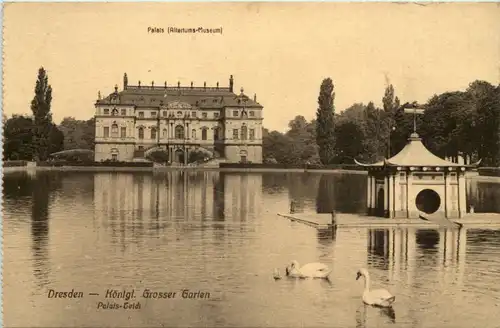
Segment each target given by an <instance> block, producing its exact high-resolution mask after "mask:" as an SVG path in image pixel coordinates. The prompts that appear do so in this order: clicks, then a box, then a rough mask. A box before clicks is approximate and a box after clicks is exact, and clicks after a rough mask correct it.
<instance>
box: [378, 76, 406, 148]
mask: <svg viewBox="0 0 500 328" xmlns="http://www.w3.org/2000/svg"><path fill="white" fill-rule="evenodd" d="M382 105H383V108H384V115H383V124H382V128H381V131H380V132H381V134H380V137H381V139H382V140H384V143H383V144H384V145H386V147H384V149H386V150H385V151H384V153H385V154H386V156H387V157H391V156H392V155H394V152H393V151H392V150H391V144H393V143H395V144H397V140H395V139H396V138H397V135H395V134H394V133H393V132H394V131H396V129H397V125H398V123H401V122H397V121H396V119H397V111H398V109H399V107H400V106H401V104H400V101H399V98H398V97H397V96H396V95H395V91H394V86H393V85H392V84H389V85H388V86H387V87H386V88H385V92H384V97H382Z"/></svg>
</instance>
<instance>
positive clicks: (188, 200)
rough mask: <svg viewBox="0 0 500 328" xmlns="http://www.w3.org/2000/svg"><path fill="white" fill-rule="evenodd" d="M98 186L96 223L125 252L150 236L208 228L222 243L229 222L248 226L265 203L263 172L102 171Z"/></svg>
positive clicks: (97, 175)
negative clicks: (245, 223) (128, 246)
mask: <svg viewBox="0 0 500 328" xmlns="http://www.w3.org/2000/svg"><path fill="white" fill-rule="evenodd" d="M94 186H95V187H94V211H95V212H94V213H95V219H96V221H97V222H100V225H101V226H102V227H103V228H104V231H108V230H109V232H106V234H108V233H110V235H111V237H112V241H111V242H112V243H119V244H121V247H122V251H125V249H126V247H127V245H128V244H129V243H130V242H132V243H133V242H136V243H138V242H139V241H140V240H141V239H142V237H144V236H145V235H153V234H154V235H159V234H160V232H164V231H166V230H170V231H172V232H173V233H174V234H175V235H176V236H177V238H180V236H181V235H182V234H185V233H188V232H193V231H196V230H204V228H205V227H206V224H209V225H210V227H211V228H212V230H213V233H214V234H215V238H216V239H221V238H223V237H224V235H225V233H226V232H224V231H225V230H227V228H228V226H229V225H228V224H227V222H225V221H228V220H230V221H238V222H245V221H247V220H250V219H251V218H254V217H256V216H258V215H259V214H260V207H261V206H260V204H261V201H262V200H261V196H262V176H261V175H260V174H230V173H218V172H214V171H171V172H160V173H154V174H152V173H139V172H134V173H97V174H95V175H94ZM239 226H240V227H243V228H245V225H244V224H239ZM243 228H242V229H243ZM99 230H100V229H99ZM218 231H219V232H218ZM162 235H164V234H162ZM104 238H105V237H104ZM126 240H127V241H128V242H125V241H126Z"/></svg>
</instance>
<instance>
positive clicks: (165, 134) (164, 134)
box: [163, 129, 167, 138]
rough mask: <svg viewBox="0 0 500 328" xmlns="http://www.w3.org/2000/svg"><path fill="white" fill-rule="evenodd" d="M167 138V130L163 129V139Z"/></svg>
mask: <svg viewBox="0 0 500 328" xmlns="http://www.w3.org/2000/svg"><path fill="white" fill-rule="evenodd" d="M166 137H167V129H163V138H166Z"/></svg>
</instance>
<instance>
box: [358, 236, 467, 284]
mask: <svg viewBox="0 0 500 328" xmlns="http://www.w3.org/2000/svg"><path fill="white" fill-rule="evenodd" d="M367 246H368V247H367V248H368V253H367V255H368V260H367V263H368V266H369V267H371V268H374V269H377V270H383V271H388V273H389V279H391V280H392V279H399V278H400V277H399V276H398V275H399V274H400V272H401V271H402V270H408V268H414V270H415V272H411V271H407V275H406V278H407V282H408V284H411V283H412V275H413V273H415V274H417V275H420V274H424V275H425V274H427V272H420V270H419V268H421V267H424V266H423V265H419V264H422V263H420V262H425V268H426V271H427V270H429V267H431V268H432V271H433V272H440V273H443V274H442V275H441V276H440V277H441V278H442V279H443V281H444V282H446V283H462V281H463V275H464V267H465V252H466V247H467V229H466V228H461V229H438V230H432V229H412V228H398V229H370V230H369V233H368V242H367Z"/></svg>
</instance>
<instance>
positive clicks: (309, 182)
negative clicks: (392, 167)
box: [4, 172, 500, 327]
mask: <svg viewBox="0 0 500 328" xmlns="http://www.w3.org/2000/svg"><path fill="white" fill-rule="evenodd" d="M298 176H299V177H296V176H295V174H281V173H278V174H269V175H266V174H264V175H262V176H261V175H258V174H257V175H252V174H247V175H245V174H234V173H218V172H184V173H182V172H168V173H158V174H156V173H155V174H152V173H139V172H136V173H133V174H129V173H88V174H81V173H77V172H71V173H70V174H66V173H65V174H59V173H56V172H47V173H46V175H43V174H40V175H37V176H33V177H30V176H28V175H26V174H20V175H13V176H10V177H9V176H6V177H4V191H5V192H4V213H6V214H5V215H4V255H5V257H4V263H5V264H4V269H5V271H4V272H5V273H6V275H5V276H4V297H5V300H6V302H5V303H6V306H7V305H8V304H16V305H12V306H10V307H6V311H5V312H6V313H7V314H6V320H8V322H7V324H8V325H9V326H19V327H26V326H38V327H49V326H51V327H63V326H70V325H71V324H72V323H75V322H76V323H78V325H80V326H81V325H84V326H121V327H125V326H129V327H132V326H133V327H152V326H160V325H161V324H165V323H166V322H168V323H169V324H170V325H172V326H227V327H248V326H252V327H261V326H262V327H264V326H265V327H300V326H307V327H329V326H331V325H332V323H333V322H335V323H336V325H337V326H343V327H353V326H355V325H356V326H357V327H387V326H391V325H392V326H394V327H396V326H397V327H399V326H401V327H437V326H441V323H443V322H447V323H448V327H457V326H460V324H462V325H461V326H462V327H471V326H474V324H482V326H483V327H486V326H488V322H490V321H491V320H490V321H489V320H488V319H489V318H488V317H489V316H490V317H492V316H493V313H496V312H495V311H496V308H495V306H496V304H498V299H499V298H498V297H499V295H500V288H498V287H497V286H496V284H495V281H498V280H499V279H500V232H499V231H498V230H497V231H494V230H465V229H461V230H453V229H448V230H446V229H434V230H432V229H431V230H418V229H411V228H404V229H402V228H401V229H399V228H398V229H396V228H395V229H361V228H360V229H347V228H338V230H329V229H325V230H316V229H313V228H311V227H308V226H305V225H302V224H298V223H297V224H290V222H288V221H287V220H282V219H280V218H278V217H277V216H276V213H278V212H281V211H284V210H287V209H288V206H289V202H290V198H293V199H295V200H297V202H299V203H301V204H302V205H301V206H303V209H304V211H315V210H316V209H317V208H320V209H321V208H322V209H323V210H324V211H330V210H331V209H332V208H333V209H335V210H338V211H339V212H341V211H357V209H358V206H360V207H359V208H361V209H362V210H364V205H363V204H361V205H359V203H360V201H364V196H363V194H362V195H361V196H359V197H357V196H356V195H354V194H353V193H354V192H351V191H350V192H346V194H345V195H344V194H343V192H342V191H344V190H346V189H348V188H351V190H356V189H357V188H360V190H361V188H364V187H362V186H363V183H364V182H359V183H360V184H361V187H353V186H350V187H349V186H346V185H347V184H349V182H348V181H349V178H343V179H340V178H336V177H334V175H333V174H332V175H331V176H330V177H325V175H321V174H312V173H311V174H308V175H300V174H298ZM357 177H358V176H356V177H352V178H353V179H355V180H356V179H357ZM361 177H362V176H361ZM351 181H354V180H351ZM354 183H358V182H354ZM342 184H344V185H343V186H342ZM340 186H342V187H340ZM478 188H479V189H480V188H483V187H482V185H478ZM486 190H489V189H486ZM319 191H321V192H319ZM349 193H350V194H349ZM263 194H264V195H265V196H263ZM325 195H326V196H327V197H324V196H325ZM482 200H484V201H490V200H491V197H488V196H485V197H484V198H482ZM349 201H352V202H353V204H350V205H345V204H341V203H342V202H344V203H345V202H349ZM356 204H357V205H356ZM481 206H482V205H481ZM481 206H480V205H478V207H481ZM484 206H486V205H484ZM488 206H490V205H488ZM466 249H467V254H466ZM292 259H297V260H299V262H303V263H306V262H309V261H320V262H322V263H325V264H327V265H329V266H331V268H332V270H333V271H332V279H331V281H330V283H328V282H326V281H319V282H318V281H287V280H286V279H282V280H281V281H279V283H278V282H275V281H274V280H273V279H272V270H273V269H274V268H275V267H280V268H282V267H283V264H285V263H289V261H290V260H292ZM359 267H366V268H368V269H369V271H370V274H371V277H372V281H373V287H374V288H380V287H382V288H387V289H388V290H390V291H391V292H392V293H393V294H394V295H396V296H397V299H396V303H395V305H394V310H395V311H396V312H397V315H396V314H395V313H392V314H391V313H390V312H388V313H385V312H383V311H382V310H379V309H376V308H372V307H368V308H359V309H358V307H359V305H360V304H361V293H362V288H363V287H362V284H361V283H359V281H358V282H356V281H355V272H356V270H357V269H358V268H359ZM281 271H282V272H281V273H282V274H283V273H284V272H283V270H282V269H281ZM112 285H113V287H117V286H120V287H121V286H135V287H136V288H142V287H144V286H147V287H148V288H155V289H162V288H165V286H166V285H168V287H169V288H170V287H172V286H173V285H175V287H179V288H185V287H187V288H190V289H193V290H195V289H203V290H208V291H210V292H211V293H212V294H213V298H212V299H210V300H199V301H189V302H183V301H179V302H153V301H151V302H148V303H147V304H146V303H144V309H142V310H141V311H140V312H134V313H129V315H127V316H116V314H115V313H110V312H99V313H95V315H93V316H88V314H87V312H88V311H87V310H86V309H87V308H91V307H92V306H94V304H93V302H94V301H93V300H88V299H84V300H82V302H81V303H68V302H66V301H63V300H61V302H60V303H55V302H54V300H49V299H47V297H46V289H47V288H66V287H68V286H75V288H76V287H78V288H80V289H82V290H84V291H88V292H94V291H96V290H97V291H99V290H105V289H106V288H109V287H110V286H112ZM37 286H38V287H37ZM43 286H44V288H43V289H40V287H43ZM172 288H173V287H172ZM23 302H25V303H26V304H23ZM19 304H22V306H19ZM67 304H70V305H68V306H66V305H67ZM26 305H27V306H28V307H29V308H30V309H33V311H29V312H26V310H25V309H26ZM363 311H364V312H363ZM255 313H259V315H258V316H256V315H255ZM354 317H355V322H354ZM75 318H76V321H75ZM394 321H396V324H394Z"/></svg>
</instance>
